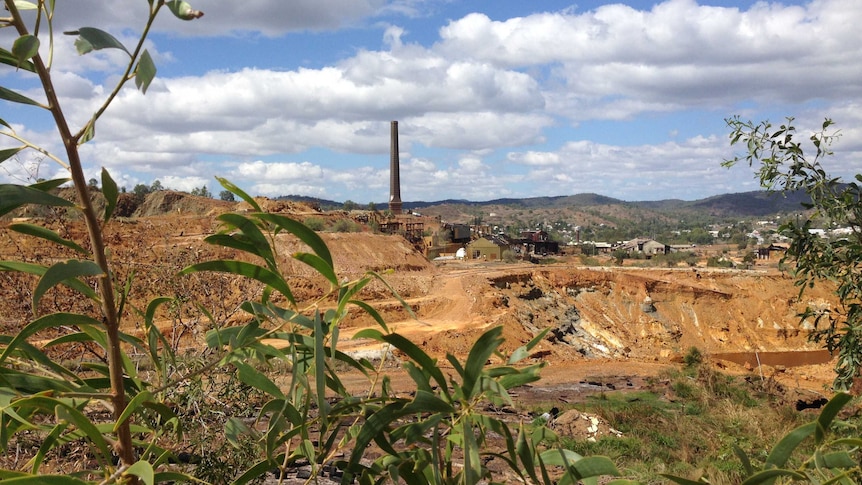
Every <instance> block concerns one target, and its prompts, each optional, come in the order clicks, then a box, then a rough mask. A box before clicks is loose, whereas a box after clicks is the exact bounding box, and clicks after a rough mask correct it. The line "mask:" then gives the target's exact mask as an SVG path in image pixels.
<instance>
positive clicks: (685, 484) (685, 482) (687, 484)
mask: <svg viewBox="0 0 862 485" xmlns="http://www.w3.org/2000/svg"><path fill="white" fill-rule="evenodd" d="M659 476H662V477H665V478H667V479H668V480H670V481H672V482H676V483H678V484H679V485H704V482H701V481H697V480H690V479H688V478H683V477H677V476H674V475H668V474H667V473H659Z"/></svg>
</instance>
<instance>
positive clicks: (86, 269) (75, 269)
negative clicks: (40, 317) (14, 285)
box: [33, 259, 104, 311]
mask: <svg viewBox="0 0 862 485" xmlns="http://www.w3.org/2000/svg"><path fill="white" fill-rule="evenodd" d="M102 274H104V272H103V271H102V268H100V267H99V265H97V264H96V263H94V262H92V261H80V260H75V259H70V260H69V261H65V262H60V263H57V264H55V265H53V266H51V267H50V268H48V270H47V271H45V274H44V275H42V278H41V279H40V280H39V283H38V284H37V285H36V289H35V290H33V309H34V311H35V309H36V308H37V307H38V306H39V300H41V299H42V296H43V295H44V294H45V292H46V291H48V290H50V289H51V288H53V287H54V286H56V285H58V284H60V283H62V282H64V281H67V280H72V279H77V278H78V277H79V276H99V275H102Z"/></svg>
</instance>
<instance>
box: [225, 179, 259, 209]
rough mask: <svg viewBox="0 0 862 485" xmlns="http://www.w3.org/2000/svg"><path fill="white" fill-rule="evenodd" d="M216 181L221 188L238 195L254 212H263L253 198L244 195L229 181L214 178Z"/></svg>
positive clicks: (243, 192)
mask: <svg viewBox="0 0 862 485" xmlns="http://www.w3.org/2000/svg"><path fill="white" fill-rule="evenodd" d="M216 180H218V183H219V184H221V186H222V187H224V188H225V189H227V190H228V191H230V192H232V193H234V194H236V195H238V196H239V198H240V199H242V200H244V201H246V202H247V203H248V205H250V206H251V207H252V209H254V210H255V212H263V209H261V208H260V205H258V203H257V201H256V200H254V197H252V196H250V195H248V194H247V193H245V191H243V190H242V189H240V188H239V187H237V186H236V185H234V184H233V183H232V182H231V181H229V180H228V179H226V178H222V177H216Z"/></svg>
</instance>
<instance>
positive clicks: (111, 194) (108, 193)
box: [102, 167, 120, 222]
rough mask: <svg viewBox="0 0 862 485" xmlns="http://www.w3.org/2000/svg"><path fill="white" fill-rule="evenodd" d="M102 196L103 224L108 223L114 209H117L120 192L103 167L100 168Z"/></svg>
mask: <svg viewBox="0 0 862 485" xmlns="http://www.w3.org/2000/svg"><path fill="white" fill-rule="evenodd" d="M102 195H104V196H105V222H108V221H109V220H110V219H111V215H112V214H113V213H114V209H116V208H117V197H119V195H120V192H119V191H118V190H117V183H116V182H114V179H112V178H111V174H109V173H108V171H107V170H105V168H104V167H103V168H102Z"/></svg>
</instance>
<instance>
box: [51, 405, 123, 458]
mask: <svg viewBox="0 0 862 485" xmlns="http://www.w3.org/2000/svg"><path fill="white" fill-rule="evenodd" d="M54 413H55V414H56V416H57V419H58V420H62V421H67V422H70V423H72V424H74V425H75V427H77V428H78V429H79V430H81V431H82V432H83V433H84V435H85V436H86V437H87V438H89V439H90V441H92V442H93V444H94V445H96V448H97V449H98V450H99V452H100V455H99V461H101V462H102V463H103V464H107V463H109V459H110V457H111V451H110V450H109V449H108V443H107V442H106V441H105V438H104V436H102V433H101V432H100V431H99V430H98V428H96V425H94V424H93V423H92V422H91V421H90V420H89V419H87V417H86V416H84V414H83V413H82V412H81V411H78V410H77V409H75V408H73V407H71V406H69V405H68V404H65V403H62V402H58V404H57V406H56V407H55V409H54Z"/></svg>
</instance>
